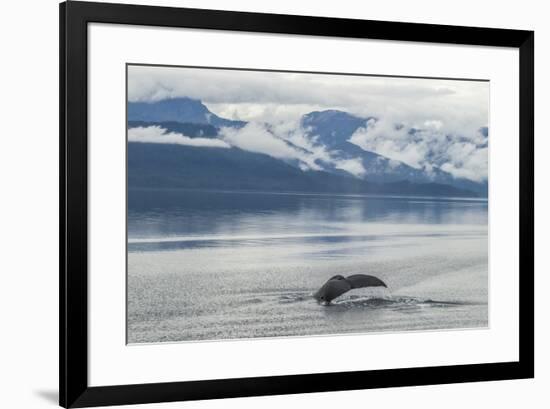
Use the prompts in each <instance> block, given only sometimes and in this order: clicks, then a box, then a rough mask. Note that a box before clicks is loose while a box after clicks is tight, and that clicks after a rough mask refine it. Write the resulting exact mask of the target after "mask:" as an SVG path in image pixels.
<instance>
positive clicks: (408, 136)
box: [350, 119, 488, 182]
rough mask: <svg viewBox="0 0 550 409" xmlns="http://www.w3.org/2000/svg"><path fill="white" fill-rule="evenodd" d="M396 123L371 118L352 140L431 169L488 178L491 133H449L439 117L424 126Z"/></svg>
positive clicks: (379, 151)
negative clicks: (398, 124)
mask: <svg viewBox="0 0 550 409" xmlns="http://www.w3.org/2000/svg"><path fill="white" fill-rule="evenodd" d="M394 124H395V122H393V121H391V120H386V119H380V120H370V121H369V122H368V123H367V126H366V127H363V128H359V129H358V130H357V131H356V132H355V133H354V134H353V135H352V137H351V138H350V142H352V143H354V144H356V145H357V146H359V147H361V148H362V149H365V150H368V151H372V152H376V153H378V154H380V155H383V156H386V157H388V158H390V159H393V160H398V161H401V162H404V163H406V164H407V165H409V166H412V167H414V168H417V169H424V170H425V171H426V172H428V173H431V172H432V171H433V169H434V168H435V167H439V168H441V169H442V170H444V171H446V172H449V173H450V174H452V175H453V176H455V177H457V178H467V179H470V180H473V181H476V182H481V181H485V180H487V175H488V151H487V148H486V146H487V137H486V136H484V135H483V134H482V133H481V132H479V130H475V132H474V133H473V134H460V135H458V134H447V133H445V132H442V131H441V130H442V129H444V124H443V123H442V122H441V121H437V120H428V121H425V122H424V123H423V124H422V127H421V128H416V127H411V126H407V125H404V126H402V127H396V126H395V125H394ZM413 128H414V130H413Z"/></svg>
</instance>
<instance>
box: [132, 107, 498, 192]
mask: <svg viewBox="0 0 550 409" xmlns="http://www.w3.org/2000/svg"><path fill="white" fill-rule="evenodd" d="M127 115H128V123H127V126H128V129H129V140H128V185H129V187H162V188H193V189H236V190H261V191H298V192H330V193H376V194H406V195H428V196H437V195H444V196H469V197H475V196H486V195H487V183H486V182H485V183H478V182H474V181H471V180H468V179H461V178H455V177H454V176H453V175H451V174H450V173H447V172H445V171H443V170H441V169H439V168H437V167H433V168H432V169H430V172H427V171H425V170H424V169H417V168H414V167H412V166H409V165H407V164H405V163H403V162H399V161H396V160H393V159H389V158H387V157H385V156H382V155H379V154H377V153H375V152H371V151H368V150H364V149H362V148H361V147H359V146H357V145H355V144H353V143H351V142H350V138H351V136H352V135H353V134H354V132H355V131H357V130H358V129H359V128H361V127H365V125H366V123H367V121H369V120H374V121H376V118H374V117H366V118H361V117H358V116H355V115H352V114H350V113H347V112H343V111H339V110H325V111H315V112H310V113H308V114H306V115H304V116H303V117H302V118H301V120H300V124H299V128H300V133H299V135H300V138H297V137H291V136H292V135H293V134H292V130H291V132H290V133H288V135H289V136H287V134H285V133H283V134H281V133H280V132H277V131H276V130H273V129H272V128H271V127H270V126H269V125H268V124H264V125H265V126H263V127H262V128H261V129H260V130H257V132H259V133H260V132H261V133H262V135H260V134H259V133H258V140H259V138H260V137H261V138H270V137H271V138H272V141H271V142H273V141H274V143H275V142H276V143H277V144H278V145H277V146H281V147H282V148H283V149H282V150H283V151H284V152H285V154H284V155H281V154H271V153H270V152H269V151H266V150H262V149H259V148H258V147H257V144H255V142H256V141H255V140H254V138H255V134H254V132H256V128H250V130H247V129H248V126H247V125H248V124H247V122H245V121H235V120H230V119H226V118H222V117H220V116H218V115H216V114H214V113H212V112H211V111H210V110H209V109H208V108H207V107H206V106H205V105H204V104H203V103H202V102H201V101H199V100H195V99H191V98H185V97H184V98H172V99H165V100H161V101H156V102H128V111H127ZM152 127H156V128H158V129H160V130H162V131H161V132H162V133H164V134H165V135H168V134H170V135H180V136H181V137H182V139H181V143H180V142H178V141H175V142H174V143H171V140H166V141H159V143H155V141H154V139H151V138H149V139H147V140H140V141H138V140H137V139H134V138H132V137H130V135H132V134H131V132H132V130H134V131H135V130H139V129H147V128H152ZM245 131H246V137H247V139H246V141H247V143H243V142H242V140H241V139H242V138H241V139H232V138H231V135H239V132H245ZM410 132H414V130H411V131H410ZM485 132H487V130H485ZM205 140H213V141H214V140H216V141H218V142H219V144H218V145H213V144H209V143H206V142H201V141H205ZM222 141H223V142H222ZM235 141H237V142H238V143H236V142H235ZM220 144H223V145H224V146H223V147H220V146H219V145H220ZM201 145H204V146H201ZM249 145H250V146H249ZM288 152H290V153H288ZM316 152H317V153H316ZM319 152H321V153H322V154H319ZM308 158H309V159H308ZM352 165H353V168H352V167H351V166H352ZM357 167H359V168H360V169H361V172H357V171H356V169H357Z"/></svg>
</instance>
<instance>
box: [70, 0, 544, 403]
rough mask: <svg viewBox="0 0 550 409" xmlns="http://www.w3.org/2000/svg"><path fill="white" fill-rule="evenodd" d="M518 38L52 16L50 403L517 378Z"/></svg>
mask: <svg viewBox="0 0 550 409" xmlns="http://www.w3.org/2000/svg"><path fill="white" fill-rule="evenodd" d="M533 44H534V33H533V32H531V31H518V30H508V29H495V28H477V27H458V26H440V25H427V24H414V23H396V22H381V21H365V20H351V19H336V18H321V17H306V16H290V15H270V14H256V13H242V12H228V11H214V10H199V9H183V8H167V7H151V6H141V5H140V6H138V5H120V4H105V3H90V2H77V1H71V2H67V3H62V4H61V5H60V100H61V103H60V157H61V164H60V220H61V226H60V404H61V405H62V406H64V407H87V406H101V405H115V404H139V403H148V402H166V401H178V400H196V399H212V398H225V397H240V396H257V395H273V394H290V393H304V392H320V391H336V390H351V389H364V388H381V387H394V386H410V385H426V384H436V383H455V382H474V381H486V380H501V379H519V378H530V377H533V376H534V352H533V348H534V341H533V335H534V320H533V310H534V308H533V307H534V304H533V293H534V282H533V280H534V267H533V254H534V251H533V249H534V243H533V240H534V234H533V229H534V205H533V199H534V185H533V181H534V176H533V170H534V166H533V154H534V147H533V140H534V130H533V129H534V128H533V126H534V107H533V104H534V68H533V67H534V65H533V62H534V48H533Z"/></svg>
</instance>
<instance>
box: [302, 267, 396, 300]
mask: <svg viewBox="0 0 550 409" xmlns="http://www.w3.org/2000/svg"><path fill="white" fill-rule="evenodd" d="M363 287H388V286H387V285H386V284H385V283H384V282H383V281H382V280H380V279H379V278H377V277H374V276H369V275H366V274H354V275H351V276H348V277H344V276H341V275H336V276H334V277H331V278H329V280H328V281H327V282H326V283H325V284H323V286H322V287H321V288H319V290H318V291H317V292H316V293H315V294H313V297H314V298H315V299H316V300H317V301H318V302H322V303H327V304H330V302H331V301H332V300H334V299H335V298H336V297H339V296H341V295H342V294H344V293H345V292H347V291H349V290H352V289H354V288H363Z"/></svg>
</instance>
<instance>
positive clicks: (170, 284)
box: [128, 190, 488, 343]
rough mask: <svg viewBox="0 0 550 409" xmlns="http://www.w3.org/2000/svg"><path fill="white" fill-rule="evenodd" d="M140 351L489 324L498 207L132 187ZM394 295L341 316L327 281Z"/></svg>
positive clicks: (353, 300) (359, 300)
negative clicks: (338, 278)
mask: <svg viewBox="0 0 550 409" xmlns="http://www.w3.org/2000/svg"><path fill="white" fill-rule="evenodd" d="M128 205H129V209H128V342H129V343H143V342H168V341H170V342H175V341H191V340H213V339H235V338H252V337H277V336H297V335H318V334H343V333H359V332H361V333H363V332H372V331H377V332H378V331H405V330H434V329H450V328H475V327H485V326H487V325H488V259H487V254H488V252H487V250H488V248H487V245H488V242H487V241H488V240H487V202H486V201H484V200H476V199H472V200H469V199H452V198H445V199H441V198H410V197H409V198H406V197H364V196H363V197H362V196H327V195H295V194H267V193H266V194H263V193H242V192H241V193H239V192H193V191H177V190H173V191H161V190H157V191H155V190H131V191H130V192H129V198H128ZM357 273H363V274H371V275H375V276H377V277H379V278H381V279H382V280H384V281H385V282H386V283H387V284H388V286H389V288H388V289H387V290H386V289H381V288H371V289H366V290H364V291H362V293H361V294H353V293H348V294H346V295H344V296H342V297H341V298H339V299H337V300H335V301H334V302H333V304H332V305H330V306H322V305H319V304H318V303H317V302H316V301H315V300H314V299H313V298H312V297H311V294H312V293H313V292H314V291H316V290H317V289H318V288H319V287H320V286H321V285H322V284H323V283H324V282H325V281H326V280H327V279H328V278H329V277H331V276H333V275H336V274H342V275H350V274H357Z"/></svg>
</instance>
